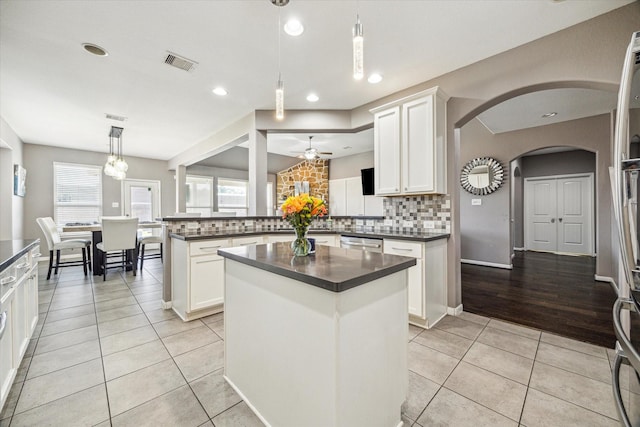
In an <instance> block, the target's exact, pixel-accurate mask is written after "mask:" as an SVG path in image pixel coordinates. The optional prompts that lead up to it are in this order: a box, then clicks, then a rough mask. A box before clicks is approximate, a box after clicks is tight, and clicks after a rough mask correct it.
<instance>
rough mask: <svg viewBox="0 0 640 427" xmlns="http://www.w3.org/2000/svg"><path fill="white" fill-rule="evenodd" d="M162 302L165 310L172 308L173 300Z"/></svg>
mask: <svg viewBox="0 0 640 427" xmlns="http://www.w3.org/2000/svg"><path fill="white" fill-rule="evenodd" d="M161 303H162V308H163V309H165V310H170V309H171V307H172V304H171V301H165V300H162V301H161Z"/></svg>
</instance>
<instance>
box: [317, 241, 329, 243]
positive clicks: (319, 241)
mask: <svg viewBox="0 0 640 427" xmlns="http://www.w3.org/2000/svg"><path fill="white" fill-rule="evenodd" d="M316 243H329V241H328V240H316Z"/></svg>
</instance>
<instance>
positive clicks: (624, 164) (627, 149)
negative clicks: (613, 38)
mask: <svg viewBox="0 0 640 427" xmlns="http://www.w3.org/2000/svg"><path fill="white" fill-rule="evenodd" d="M639 147H640V31H638V32H636V33H634V34H633V36H632V37H631V43H630V44H629V47H628V48H627V53H626V56H625V60H624V65H623V69H622V79H621V81H620V91H619V93H618V108H617V110H616V125H615V141H614V153H613V156H614V157H613V167H612V168H611V170H610V173H611V182H612V190H613V208H614V215H615V218H616V225H617V229H618V240H619V243H620V258H619V259H620V274H619V276H618V282H619V283H618V299H617V301H616V303H615V304H614V307H613V324H614V329H615V333H616V336H617V338H618V344H617V346H616V347H617V349H616V358H615V363H614V369H613V373H612V376H613V381H612V383H613V395H614V398H615V401H616V406H617V409H618V414H619V415H620V420H621V424H622V425H624V426H640V374H639V373H640V250H639V248H640V222H639V221H638V219H639V218H640V212H638V203H639V202H640V185H639V184H640V183H639V182H638V178H639V176H640V150H639Z"/></svg>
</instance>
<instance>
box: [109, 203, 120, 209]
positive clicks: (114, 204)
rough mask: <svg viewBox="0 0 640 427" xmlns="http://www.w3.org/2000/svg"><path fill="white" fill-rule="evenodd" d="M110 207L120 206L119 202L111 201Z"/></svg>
mask: <svg viewBox="0 0 640 427" xmlns="http://www.w3.org/2000/svg"><path fill="white" fill-rule="evenodd" d="M111 207H112V208H119V207H120V203H118V202H112V203H111Z"/></svg>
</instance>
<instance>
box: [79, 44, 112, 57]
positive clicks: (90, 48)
mask: <svg viewBox="0 0 640 427" xmlns="http://www.w3.org/2000/svg"><path fill="white" fill-rule="evenodd" d="M82 47H83V48H84V50H86V51H87V52H89V53H91V54H93V55H96V56H108V55H109V52H107V51H106V50H104V49H103V48H101V47H100V46H98V45H97V44H93V43H82Z"/></svg>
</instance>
